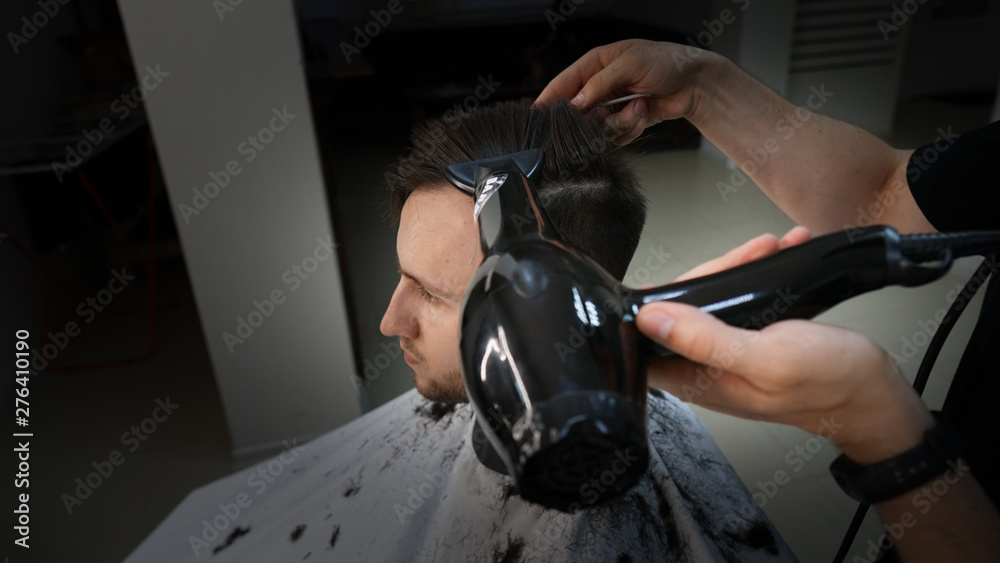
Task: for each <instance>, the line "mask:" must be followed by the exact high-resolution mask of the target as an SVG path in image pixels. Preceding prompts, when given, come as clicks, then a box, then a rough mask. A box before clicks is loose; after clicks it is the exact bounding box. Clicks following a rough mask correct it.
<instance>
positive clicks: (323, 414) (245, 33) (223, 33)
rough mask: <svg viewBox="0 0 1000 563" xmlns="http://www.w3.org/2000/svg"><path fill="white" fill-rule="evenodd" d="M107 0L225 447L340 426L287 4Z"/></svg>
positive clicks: (314, 165)
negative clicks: (136, 86)
mask: <svg viewBox="0 0 1000 563" xmlns="http://www.w3.org/2000/svg"><path fill="white" fill-rule="evenodd" d="M118 4H119V8H120V11H121V15H122V20H123V22H124V25H125V30H126V35H127V37H128V41H129V45H130V48H131V51H132V59H133V62H134V64H135V68H136V73H137V78H138V80H139V83H140V84H141V85H144V87H145V88H147V89H148V90H147V93H146V110H147V112H148V117H149V122H150V126H151V129H152V132H153V137H154V140H155V143H156V150H157V154H158V155H159V159H160V162H161V164H162V168H163V173H164V178H165V180H166V184H167V190H168V193H169V195H170V199H171V202H172V206H173V209H174V218H175V221H176V223H177V227H178V230H179V233H180V240H181V245H182V247H183V250H184V258H185V260H186V262H187V267H188V273H189V275H190V278H191V283H192V285H193V289H194V295H195V299H196V301H197V305H198V312H199V315H200V318H201V324H202V329H203V330H204V333H205V338H206V341H207V344H208V350H209V353H210V355H211V360H212V366H213V368H214V371H215V377H216V380H217V383H218V386H219V390H220V392H221V395H222V401H223V405H224V407H225V411H226V418H227V420H228V422H229V428H230V432H231V435H232V439H233V445H234V448H235V453H236V454H250V453H255V452H260V453H263V452H265V451H267V450H269V449H271V448H275V447H280V444H281V441H282V440H285V439H289V438H292V437H299V438H306V437H310V436H314V435H316V434H319V433H322V432H325V431H327V430H330V429H332V428H334V427H336V426H339V425H340V424H343V423H344V422H347V421H349V420H351V419H352V418H354V417H356V416H358V414H359V413H360V408H359V405H358V401H357V399H356V394H355V392H354V390H353V387H352V384H351V380H350V375H351V373H352V372H353V371H354V370H353V368H354V360H353V357H352V352H351V346H350V336H349V332H348V328H347V320H346V313H345V308H344V300H343V293H342V289H341V282H340V272H339V270H338V267H337V261H336V257H335V256H332V255H331V251H330V248H329V247H330V246H331V243H334V244H335V242H336V241H332V240H331V225H330V217H329V213H328V206H327V201H326V196H325V192H324V184H323V178H322V175H321V167H320V161H319V155H318V152H317V145H316V139H315V134H314V130H313V122H312V116H311V112H310V108H309V101H308V95H307V90H306V84H305V78H304V72H303V68H302V54H301V53H300V50H299V44H298V36H297V31H296V22H295V17H294V12H293V6H292V2H291V1H290V0H284V1H275V2H238V1H237V0H220V1H218V2H158V1H155V0H119V2H118ZM215 186H218V188H216V187H215ZM334 252H335V250H334ZM239 319H242V321H240V320H239ZM244 321H245V324H244ZM253 325H257V326H253ZM251 331H252V332H251ZM226 333H228V334H230V335H232V338H229V337H227V336H226ZM237 339H239V340H237Z"/></svg>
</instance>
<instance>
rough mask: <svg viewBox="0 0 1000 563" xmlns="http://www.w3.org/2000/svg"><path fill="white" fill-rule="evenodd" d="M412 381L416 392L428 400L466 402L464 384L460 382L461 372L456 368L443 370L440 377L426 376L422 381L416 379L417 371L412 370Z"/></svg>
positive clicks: (467, 399) (467, 400)
mask: <svg viewBox="0 0 1000 563" xmlns="http://www.w3.org/2000/svg"><path fill="white" fill-rule="evenodd" d="M413 383H414V385H415V386H416V388H417V392H418V393H420V394H421V395H423V396H424V398H425V399H427V400H429V401H435V402H438V403H467V402H469V398H468V396H466V394H465V386H464V385H463V384H462V373H461V372H460V371H458V370H452V371H448V372H445V373H444V374H443V375H442V376H441V377H435V378H427V379H426V381H424V382H422V383H421V381H420V380H419V379H417V372H416V371H414V372H413Z"/></svg>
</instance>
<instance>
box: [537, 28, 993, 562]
mask: <svg viewBox="0 0 1000 563" xmlns="http://www.w3.org/2000/svg"><path fill="white" fill-rule="evenodd" d="M628 94H649V97H646V98H638V99H633V100H631V101H629V102H628V103H627V104H626V105H625V107H623V108H621V109H620V110H618V111H617V112H615V113H613V114H611V115H609V116H608V117H607V118H606V120H605V124H606V125H607V126H608V127H609V128H611V130H612V131H614V132H615V134H616V139H615V141H616V142H617V143H619V144H623V143H627V142H630V141H632V140H634V139H635V138H637V137H638V136H639V135H640V134H641V133H642V131H643V130H644V129H645V128H646V127H648V126H650V125H653V124H656V123H659V122H661V121H664V120H667V119H678V118H682V117H683V118H687V119H688V120H689V121H690V122H691V123H692V124H694V125H695V126H696V127H698V129H699V130H700V131H701V132H702V133H703V135H705V137H706V138H707V139H708V140H709V141H711V142H713V143H714V144H715V145H716V146H718V147H719V148H720V150H722V151H723V152H724V153H725V154H727V155H729V156H730V157H732V158H734V159H737V160H738V159H740V158H741V156H745V155H746V154H747V153H746V150H747V149H752V148H754V147H756V146H757V145H759V143H760V139H762V138H765V137H768V136H769V135H772V134H773V130H774V124H775V123H776V122H778V121H779V120H780V119H782V117H783V116H786V115H788V114H789V113H790V112H794V111H795V109H796V107H795V106H794V105H792V104H790V103H789V102H787V101H785V100H783V99H782V98H781V97H780V96H778V95H777V94H775V93H774V92H772V91H771V90H769V89H768V88H766V87H765V86H763V85H762V84H760V83H759V82H757V81H756V80H754V79H753V78H751V77H750V76H749V75H747V74H746V73H744V72H743V71H741V70H740V69H739V68H738V67H736V65H734V64H733V63H732V62H731V61H729V60H727V59H725V58H724V57H721V56H719V55H716V54H714V53H711V52H707V51H702V50H698V49H695V48H693V47H690V46H686V45H677V44H671V43H654V42H649V41H640V40H629V41H622V42H618V43H614V44H611V45H606V46H603V47H599V48H596V49H593V50H591V51H590V52H589V53H587V54H586V55H585V56H584V57H582V58H581V59H580V60H578V61H577V62H575V63H574V64H573V65H571V66H570V67H568V68H567V69H566V70H564V71H563V72H562V73H561V74H559V75H558V76H557V77H556V78H555V79H553V80H552V82H551V83H550V84H549V85H548V87H547V88H546V89H545V90H544V91H543V92H542V94H541V95H540V96H539V97H538V100H537V102H536V103H538V104H545V103H548V102H551V101H553V100H555V99H557V98H568V99H570V100H571V103H572V104H573V105H576V106H578V107H580V108H582V109H586V108H590V107H594V106H597V105H598V104H600V103H602V102H603V101H606V100H611V99H613V98H617V97H620V96H625V95H628ZM794 134H795V138H794V139H793V140H792V141H790V142H786V143H783V145H782V147H781V150H780V151H778V152H777V153H775V154H773V155H771V158H770V159H769V160H768V161H767V162H766V163H765V164H763V165H760V166H758V167H757V168H756V170H754V171H753V173H752V174H750V176H751V178H752V179H753V180H754V182H755V183H756V184H757V185H758V186H760V187H761V189H762V190H764V192H765V193H767V194H768V196H769V197H771V199H773V200H774V201H775V202H776V203H777V204H778V205H779V207H781V208H782V209H783V210H784V211H785V212H786V213H788V215H789V216H790V217H792V218H793V219H795V220H796V221H797V222H799V223H800V224H803V225H805V226H807V227H809V229H811V230H812V231H813V232H814V233H817V234H820V233H824V232H830V231H834V230H838V229H840V228H841V227H842V226H843V225H845V224H853V223H854V222H856V221H857V219H856V213H857V212H856V210H857V209H858V208H859V207H862V208H863V207H864V206H865V205H867V204H868V203H870V202H871V201H873V200H874V198H875V197H876V196H877V194H879V193H882V191H883V190H887V189H890V188H892V187H894V186H898V182H900V181H902V182H905V181H906V180H905V178H906V176H905V174H906V163H907V161H908V159H909V155H910V153H911V152H912V151H902V150H896V149H893V148H891V147H889V146H888V145H886V144H885V143H883V142H882V141H880V140H879V139H877V138H876V137H874V136H873V135H871V134H869V133H867V132H865V131H863V130H861V129H860V128H857V127H855V126H853V125H850V124H847V123H843V122H840V121H836V120H834V119H831V118H827V117H825V116H821V115H818V114H814V115H812V116H811V119H809V120H808V121H807V122H805V123H804V124H802V126H801V127H800V128H798V129H797V130H795V133H794ZM903 185H905V183H904V184H903ZM899 192H903V193H899ZM894 193H897V194H898V196H897V197H896V199H895V201H894V203H893V205H891V206H887V207H886V210H885V212H884V213H883V215H882V216H881V217H880V222H882V223H884V224H887V225H891V226H893V227H895V228H896V229H897V230H898V231H899V232H900V233H932V232H935V230H934V228H933V227H932V226H931V224H930V223H929V222H928V220H927V219H926V218H925V217H924V215H923V214H922V213H921V211H920V209H919V208H918V207H917V205H916V203H915V201H914V200H913V198H912V195H910V193H909V191H908V190H898V189H897V190H896V192H894ZM809 238H810V234H809V232H808V231H806V230H805V229H803V228H801V227H797V228H796V229H793V230H792V231H790V232H789V233H788V234H786V235H785V236H784V237H783V238H782V239H781V240H779V239H777V238H776V237H774V236H771V235H764V236H761V237H758V238H756V239H753V240H751V241H750V242H747V243H745V244H744V245H742V246H740V247H738V248H736V249H734V250H732V251H730V252H729V253H728V254H726V255H725V256H723V257H721V258H719V259H717V260H713V261H712V262H709V263H707V264H704V265H702V266H701V267H699V268H696V269H695V270H693V271H692V272H689V274H687V276H688V277H696V276H701V275H707V274H711V273H715V272H718V271H722V270H725V269H728V268H732V267H734V266H738V265H740V264H744V263H747V262H750V261H753V260H756V259H758V258H761V257H765V256H768V255H771V254H773V253H775V252H777V251H779V250H781V249H783V248H787V247H790V246H794V245H797V244H800V243H803V242H805V241H807V240H808V239H809ZM636 323H637V325H638V328H639V330H640V331H641V332H642V333H644V334H645V335H646V336H648V337H649V338H651V339H652V340H654V341H656V342H658V343H660V344H662V345H663V346H665V347H667V348H669V349H671V350H673V351H675V352H677V354H679V355H680V356H683V358H681V357H670V358H664V359H660V360H657V361H656V362H654V363H652V364H651V365H650V366H649V369H648V372H647V373H648V381H649V384H650V385H653V386H656V387H660V388H663V389H665V390H667V391H669V392H671V393H673V394H674V395H676V396H677V397H679V398H682V399H690V400H691V401H692V402H694V403H697V404H700V405H702V406H704V407H707V408H710V409H713V410H716V411H720V412H723V413H727V414H731V415H735V416H739V417H743V418H748V419H754V420H767V421H772V422H780V423H785V424H791V425H794V426H797V427H799V428H802V429H803V430H806V431H808V432H817V431H818V430H819V429H820V428H821V427H822V426H821V420H823V419H826V420H827V421H836V422H837V424H838V425H843V426H842V428H839V429H838V430H837V432H836V433H835V434H833V435H832V436H831V438H832V440H833V441H834V442H835V443H836V444H837V445H838V446H839V447H840V448H842V450H843V452H844V454H845V455H846V456H847V457H848V458H849V459H850V460H851V461H853V462H854V463H856V464H859V465H861V466H870V465H873V464H877V463H880V462H883V461H885V460H889V459H891V458H894V457H896V456H899V455H900V454H903V453H904V452H907V451H909V450H911V449H913V448H915V447H917V446H919V445H920V444H922V443H923V442H924V440H925V433H926V432H928V431H929V430H931V429H932V428H934V427H935V419H934V417H933V416H932V415H931V413H930V412H929V411H928V409H927V408H926V407H925V406H924V404H923V403H922V402H921V400H920V398H919V397H918V396H917V394H916V393H915V392H914V391H913V389H912V388H911V387H910V385H909V383H908V382H907V381H906V379H905V378H904V376H903V374H902V373H901V371H900V369H899V367H898V366H897V365H896V363H895V362H894V361H893V359H892V358H891V357H890V355H889V354H888V353H887V352H885V351H884V350H882V349H881V348H880V347H879V346H878V345H876V344H875V343H874V342H873V341H872V340H870V339H869V338H867V337H865V336H863V335H861V334H859V333H856V332H853V331H850V330H846V329H843V328H839V327H834V326H829V325H825V324H821V323H817V322H812V321H805V320H786V321H781V322H778V323H775V324H772V325H770V326H767V327H765V328H763V329H762V330H759V331H758V330H747V329H742V328H737V327H735V326H730V325H728V324H725V323H724V322H722V321H720V320H719V319H717V318H716V317H714V316H713V315H711V314H709V313H706V312H703V311H701V310H699V309H698V308H696V307H693V306H690V305H685V304H681V303H674V302H655V303H649V304H647V305H644V306H643V307H642V308H641V309H640V312H639V314H638V317H637V319H636ZM704 373H710V374H712V381H711V385H708V386H707V388H706V385H705V384H704V382H701V384H700V385H699V383H698V382H697V378H698V376H699V374H704ZM685 387H687V389H689V390H690V389H698V390H699V393H695V394H692V393H691V392H690V391H688V393H687V394H685V391H684V389H685ZM686 395H687V396H686ZM950 481H954V482H953V483H951V484H950V485H949V489H948V492H947V494H945V495H942V496H941V497H939V499H938V501H937V502H936V503H935V504H934V506H933V507H932V508H931V509H930V510H928V511H927V512H926V513H920V511H916V510H914V507H913V505H912V503H911V497H912V496H913V491H908V494H907V493H904V494H901V495H899V496H896V497H894V498H890V499H887V500H883V501H881V502H877V503H876V504H875V506H876V508H877V510H878V513H879V516H880V517H881V519H882V521H883V522H884V523H886V524H887V525H893V524H897V523H902V524H903V525H904V528H903V529H905V533H904V534H903V535H902V537H900V538H898V539H897V540H896V542H895V543H896V546H897V550H898V552H899V554H900V555H901V557H902V558H903V559H904V560H906V561H987V560H991V561H1000V533H998V532H1000V516H998V515H997V512H996V510H995V509H994V507H993V506H992V504H991V503H990V501H989V500H988V499H987V498H986V497H985V495H984V494H983V492H982V489H981V488H980V486H979V484H978V483H977V482H976V481H975V478H974V477H973V475H972V474H969V473H967V472H966V474H965V475H962V476H961V477H960V478H958V479H957V480H954V479H952V480H950Z"/></svg>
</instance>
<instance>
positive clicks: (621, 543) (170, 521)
mask: <svg viewBox="0 0 1000 563" xmlns="http://www.w3.org/2000/svg"><path fill="white" fill-rule="evenodd" d="M648 411H649V425H648V431H649V439H650V442H651V445H652V447H651V449H650V461H649V469H648V470H647V472H646V474H645V476H644V477H643V478H642V479H641V480H640V481H639V483H638V484H637V485H636V486H635V487H634V488H633V489H632V490H630V491H629V492H628V493H627V494H626V495H625V496H624V497H622V498H620V499H619V500H616V501H614V502H611V503H608V504H605V505H603V506H600V507H597V508H593V509H587V510H583V511H580V512H577V513H574V514H565V513H562V512H558V511H555V510H547V509H545V508H543V507H541V506H540V505H536V504H532V503H528V502H525V501H524V500H522V499H521V497H519V496H517V494H516V492H515V491H516V489H515V487H514V481H513V479H512V478H510V477H508V476H506V475H502V474H499V473H497V472H494V471H492V470H490V469H488V468H486V467H485V466H484V465H483V464H482V463H481V462H480V461H479V459H478V458H477V457H476V454H475V452H474V451H473V448H472V446H471V439H472V433H473V432H472V431H473V428H474V424H473V412H472V409H471V407H470V406H469V405H468V404H462V405H457V406H454V407H453V406H446V405H443V404H440V403H431V402H428V401H427V400H426V399H424V398H423V397H421V396H420V395H419V394H418V393H417V392H416V391H410V392H408V393H406V394H404V395H402V396H401V397H399V398H397V399H395V400H393V401H391V402H389V403H387V404H385V405H383V406H382V407H380V408H378V409H376V410H375V411H372V412H371V413H368V414H367V415H365V416H362V417H360V418H358V419H356V420H354V421H352V422H351V423H349V424H347V425H345V426H343V427H341V428H339V429H337V430H335V431H333V432H330V433H329V434H326V435H324V436H322V437H320V438H317V439H315V440H313V441H311V442H309V443H307V444H304V445H300V446H297V447H293V448H290V449H286V450H285V451H284V452H282V454H281V455H279V456H277V457H275V458H274V459H272V460H270V461H269V462H264V463H262V464H260V465H257V466H255V467H252V468H248V469H245V470H243V471H240V472H238V473H236V474H233V475H230V476H229V477H225V478H223V479H220V480H218V481H216V482H214V483H211V484H209V485H206V486H204V487H201V488H199V489H197V490H195V491H193V492H192V493H191V494H189V495H188V496H187V498H185V499H184V501H182V502H181V503H180V505H178V506H177V508H175V509H174V511H173V512H172V513H171V514H170V515H169V516H168V517H167V518H166V519H165V520H164V521H163V522H162V523H161V524H160V525H159V526H158V527H157V528H156V529H155V530H154V531H153V532H152V533H151V534H150V535H149V537H147V538H146V539H145V540H144V541H143V542H142V544H140V545H139V547H137V548H136V549H135V551H134V552H132V554H131V555H130V556H129V557H128V559H126V563H157V562H170V563H177V562H182V561H191V562H196V561H202V562H212V563H229V562H239V563H247V562H250V563H256V562H268V563H277V562H293V561H295V562H298V561H306V562H309V561H331V562H332V561H336V562H354V561H390V562H396V561H407V562H409V561H446V562H451V561H469V562H476V563H479V562H491V563H492V562H496V563H500V562H503V563H514V562H519V561H542V562H545V563H553V562H559V561H572V562H578V561H599V562H612V561H617V562H627V561H634V562H639V561H739V562H746V561H775V560H789V561H794V560H795V557H794V556H793V555H792V552H791V550H790V549H789V548H788V545H787V544H785V542H784V540H782V539H781V537H780V536H779V535H778V534H777V532H776V531H775V530H774V528H773V526H772V525H771V523H770V522H769V521H768V520H767V519H766V518H765V517H764V515H763V513H762V512H761V511H760V510H759V508H758V507H757V505H756V504H755V503H754V501H753V499H752V497H751V496H750V493H749V492H748V491H747V490H746V488H745V487H744V486H743V484H742V483H741V482H740V480H739V478H738V477H737V475H736V473H735V472H734V471H733V468H732V467H731V466H730V465H729V463H728V462H727V461H726V459H725V457H723V455H722V453H721V452H720V451H719V449H718V448H717V447H716V445H715V442H714V441H713V440H712V438H711V436H710V435H709V434H708V431H707V430H706V429H705V427H704V426H703V425H702V424H701V422H700V421H699V420H698V419H697V418H696V417H695V415H694V413H693V412H692V411H691V410H690V409H689V408H688V407H687V405H685V404H683V403H681V402H680V401H679V400H677V399H676V398H674V397H672V396H670V395H667V394H664V393H662V392H659V391H652V392H650V394H649V406H648Z"/></svg>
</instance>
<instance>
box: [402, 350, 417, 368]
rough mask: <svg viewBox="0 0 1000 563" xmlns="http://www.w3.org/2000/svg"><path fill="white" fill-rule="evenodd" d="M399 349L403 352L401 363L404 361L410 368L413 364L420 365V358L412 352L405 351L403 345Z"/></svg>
mask: <svg viewBox="0 0 1000 563" xmlns="http://www.w3.org/2000/svg"><path fill="white" fill-rule="evenodd" d="M399 347H400V348H401V349H402V350H403V361H405V362H406V363H408V364H410V365H411V366H412V365H413V364H417V363H420V357H419V356H417V355H416V354H414V353H413V352H410V351H409V350H407V349H406V347H404V346H403V345H400V346H399Z"/></svg>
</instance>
